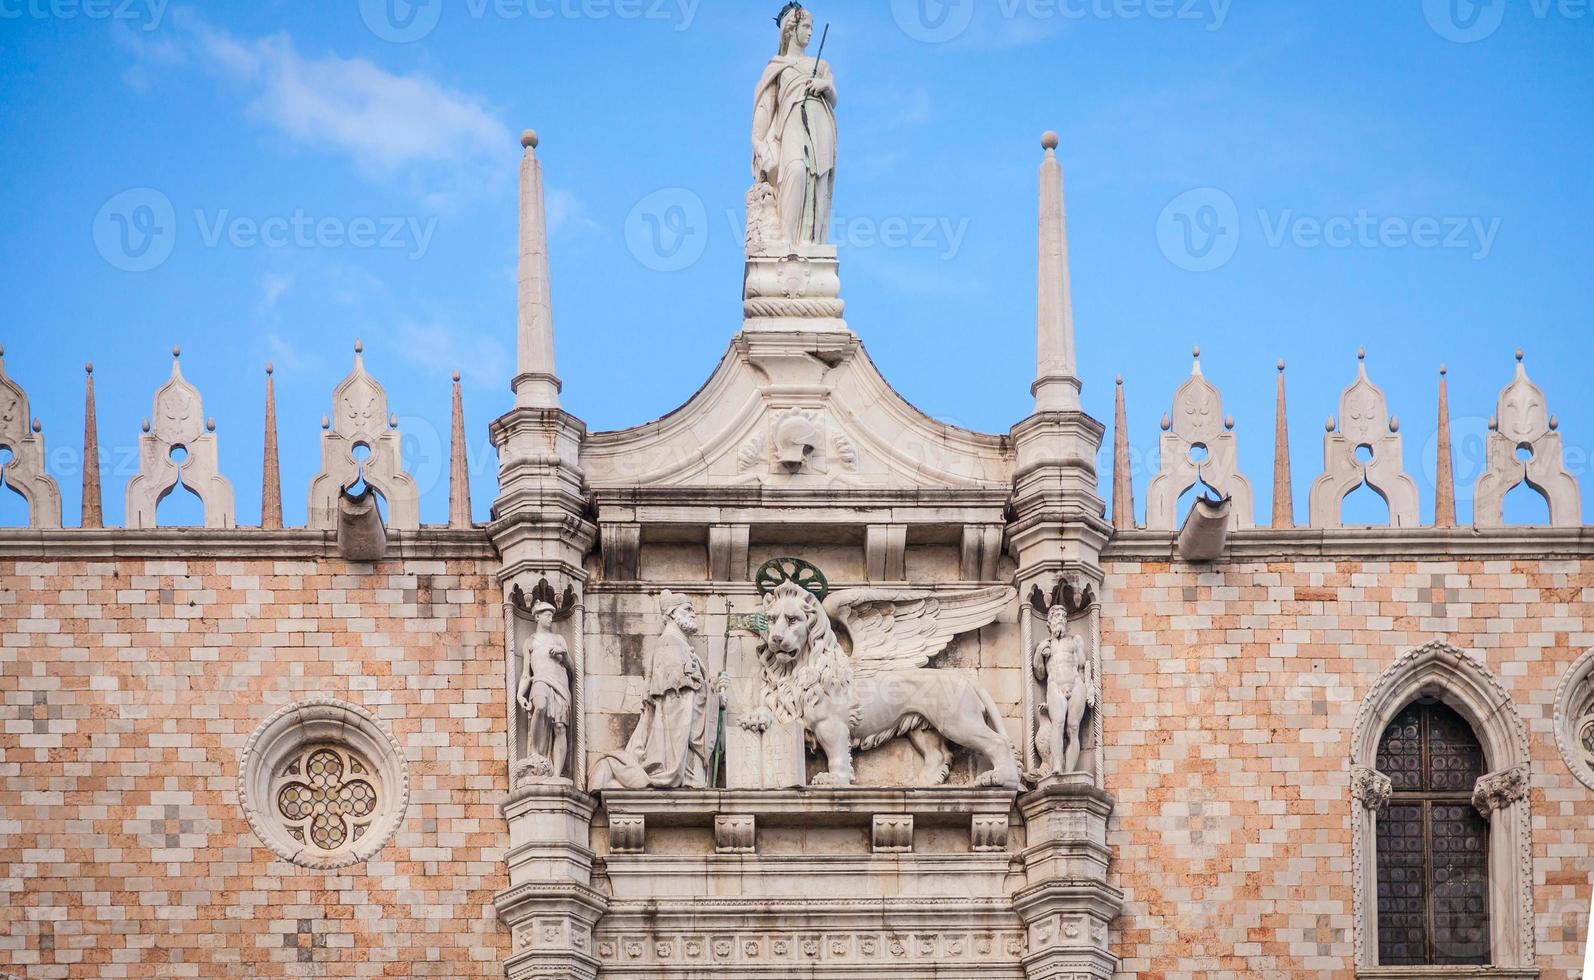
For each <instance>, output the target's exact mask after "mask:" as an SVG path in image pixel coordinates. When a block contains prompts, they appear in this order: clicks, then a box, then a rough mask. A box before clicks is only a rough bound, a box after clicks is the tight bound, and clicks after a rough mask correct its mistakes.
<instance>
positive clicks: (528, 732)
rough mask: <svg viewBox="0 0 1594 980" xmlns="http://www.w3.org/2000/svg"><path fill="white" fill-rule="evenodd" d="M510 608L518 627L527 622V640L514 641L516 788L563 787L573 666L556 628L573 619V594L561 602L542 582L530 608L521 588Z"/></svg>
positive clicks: (569, 592) (571, 591)
mask: <svg viewBox="0 0 1594 980" xmlns="http://www.w3.org/2000/svg"><path fill="white" fill-rule="evenodd" d="M510 603H511V606H512V607H513V608H514V610H515V612H516V615H517V616H518V617H520V622H521V623H524V622H525V619H526V618H528V617H529V619H530V620H531V632H530V634H529V635H528V634H521V635H523V636H524V639H523V640H518V641H517V642H518V643H519V652H520V659H521V667H520V678H519V680H518V682H517V683H516V685H515V701H516V702H517V703H518V704H519V705H520V707H521V709H522V710H523V711H524V712H525V713H526V715H525V717H526V728H525V739H524V741H523V743H522V748H521V752H522V758H521V759H520V761H519V763H518V765H517V782H533V783H538V782H543V783H546V782H565V781H568V779H569V776H568V774H567V773H568V769H569V762H570V730H571V724H572V714H573V703H574V702H573V699H572V697H571V689H572V684H573V678H574V675H575V666H574V663H573V662H572V659H571V655H570V644H569V643H568V642H567V641H566V640H565V638H564V636H563V635H561V634H560V633H559V632H558V629H557V627H556V624H557V623H559V622H562V621H564V620H566V619H568V618H570V616H572V615H573V614H574V613H575V608H576V594H575V590H574V589H571V588H568V587H567V588H566V589H565V594H564V595H563V596H560V595H559V594H558V593H557V592H556V591H554V588H553V586H552V585H550V584H549V583H548V580H547V579H543V580H541V581H540V582H538V583H537V585H536V587H535V588H533V589H532V592H531V599H530V604H529V606H528V604H527V599H526V596H525V594H524V593H523V592H522V591H521V590H520V587H519V586H516V587H515V589H514V591H513V592H512V593H511V595H510ZM521 629H524V626H522V627H521Z"/></svg>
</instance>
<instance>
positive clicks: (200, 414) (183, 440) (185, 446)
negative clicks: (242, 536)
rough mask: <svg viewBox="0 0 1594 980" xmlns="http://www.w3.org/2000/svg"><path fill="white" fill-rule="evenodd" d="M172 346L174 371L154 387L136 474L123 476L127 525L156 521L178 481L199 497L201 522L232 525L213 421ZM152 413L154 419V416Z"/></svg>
mask: <svg viewBox="0 0 1594 980" xmlns="http://www.w3.org/2000/svg"><path fill="white" fill-rule="evenodd" d="M181 357H182V351H180V350H179V349H177V348H175V347H174V348H172V376H171V378H170V379H168V380H167V382H166V383H165V384H164V385H161V386H160V388H159V389H158V390H156V392H155V405H154V413H153V415H152V416H151V418H150V419H145V420H144V434H143V435H142V436H140V437H139V440H138V460H139V463H138V475H137V476H135V477H133V478H132V479H131V480H129V481H128V482H127V526H128V528H130V529H143V528H152V527H156V526H157V521H156V516H155V510H156V508H157V507H159V506H160V502H161V501H162V500H165V499H166V497H167V496H168V495H170V494H171V492H172V491H173V490H175V489H177V486H178V484H182V485H183V486H185V487H187V488H188V489H190V490H192V491H193V492H194V494H195V495H196V496H198V497H199V501H200V503H201V504H202V505H203V507H204V511H205V527H207V528H220V529H225V528H230V527H232V526H233V525H234V511H233V494H232V484H231V483H228V482H227V478H226V477H224V476H222V475H221V469H220V462H219V457H218V455H217V449H216V421H215V420H214V419H211V420H209V421H208V422H207V421H206V420H205V406H204V403H203V402H202V401H201V400H200V397H199V391H198V389H196V388H195V387H194V386H193V385H191V384H189V383H188V381H187V380H186V379H185V378H184V377H183V372H182V368H181V366H180V364H179V359H180V358H181ZM152 419H153V421H152Z"/></svg>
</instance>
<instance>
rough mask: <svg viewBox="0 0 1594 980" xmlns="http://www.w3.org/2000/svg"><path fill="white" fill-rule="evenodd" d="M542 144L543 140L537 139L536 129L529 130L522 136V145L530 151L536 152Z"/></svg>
mask: <svg viewBox="0 0 1594 980" xmlns="http://www.w3.org/2000/svg"><path fill="white" fill-rule="evenodd" d="M541 142H542V140H540V139H538V138H537V131H536V130H535V129H528V130H526V131H525V132H524V133H521V134H520V145H521V146H523V147H525V148H526V149H528V150H535V149H536V148H537V146H538V144H540V143H541Z"/></svg>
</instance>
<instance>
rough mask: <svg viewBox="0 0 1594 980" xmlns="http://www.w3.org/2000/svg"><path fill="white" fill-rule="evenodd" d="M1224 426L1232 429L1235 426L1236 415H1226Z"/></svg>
mask: <svg viewBox="0 0 1594 980" xmlns="http://www.w3.org/2000/svg"><path fill="white" fill-rule="evenodd" d="M1223 427H1224V428H1225V429H1230V430H1232V429H1233V428H1234V416H1232V415H1229V416H1226V417H1225V418H1224V419H1223Z"/></svg>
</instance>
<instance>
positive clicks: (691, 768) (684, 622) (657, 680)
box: [588, 591, 729, 792]
mask: <svg viewBox="0 0 1594 980" xmlns="http://www.w3.org/2000/svg"><path fill="white" fill-rule="evenodd" d="M659 613H660V614H661V615H662V616H663V617H664V630H663V632H662V633H661V634H660V636H659V639H658V642H657V643H655V644H654V648H653V656H652V658H651V659H650V660H649V662H648V669H647V673H646V675H645V676H644V679H643V693H642V711H641V713H640V714H639V715H638V717H637V725H636V730H635V731H633V732H632V733H631V740H630V742H628V743H627V744H626V747H625V750H624V751H623V752H618V753H612V754H610V755H606V756H604V757H602V758H601V759H599V760H598V761H597V762H596V763H595V764H594V765H593V767H592V778H591V779H590V780H589V781H588V788H589V789H590V790H592V791H593V792H598V791H599V790H604V789H611V788H621V789H648V788H650V787H651V788H654V789H682V788H695V789H702V788H705V787H707V786H708V785H709V783H710V781H711V780H712V779H713V777H714V773H713V770H712V764H711V760H712V759H713V758H714V749H715V745H716V742H717V740H718V737H719V715H720V701H721V700H722V699H723V698H724V696H725V690H726V687H727V685H728V683H729V681H728V679H727V678H726V676H725V674H724V673H721V674H720V675H719V677H717V678H713V679H710V677H709V676H708V669H707V667H706V666H705V665H704V664H703V661H702V658H700V657H699V656H698V655H697V651H696V650H694V649H693V647H692V637H694V636H696V635H697V610H695V609H694V608H693V607H692V601H691V600H690V599H688V598H687V597H686V596H683V595H676V594H675V593H673V592H669V591H666V592H663V593H661V594H660V595H659Z"/></svg>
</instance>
